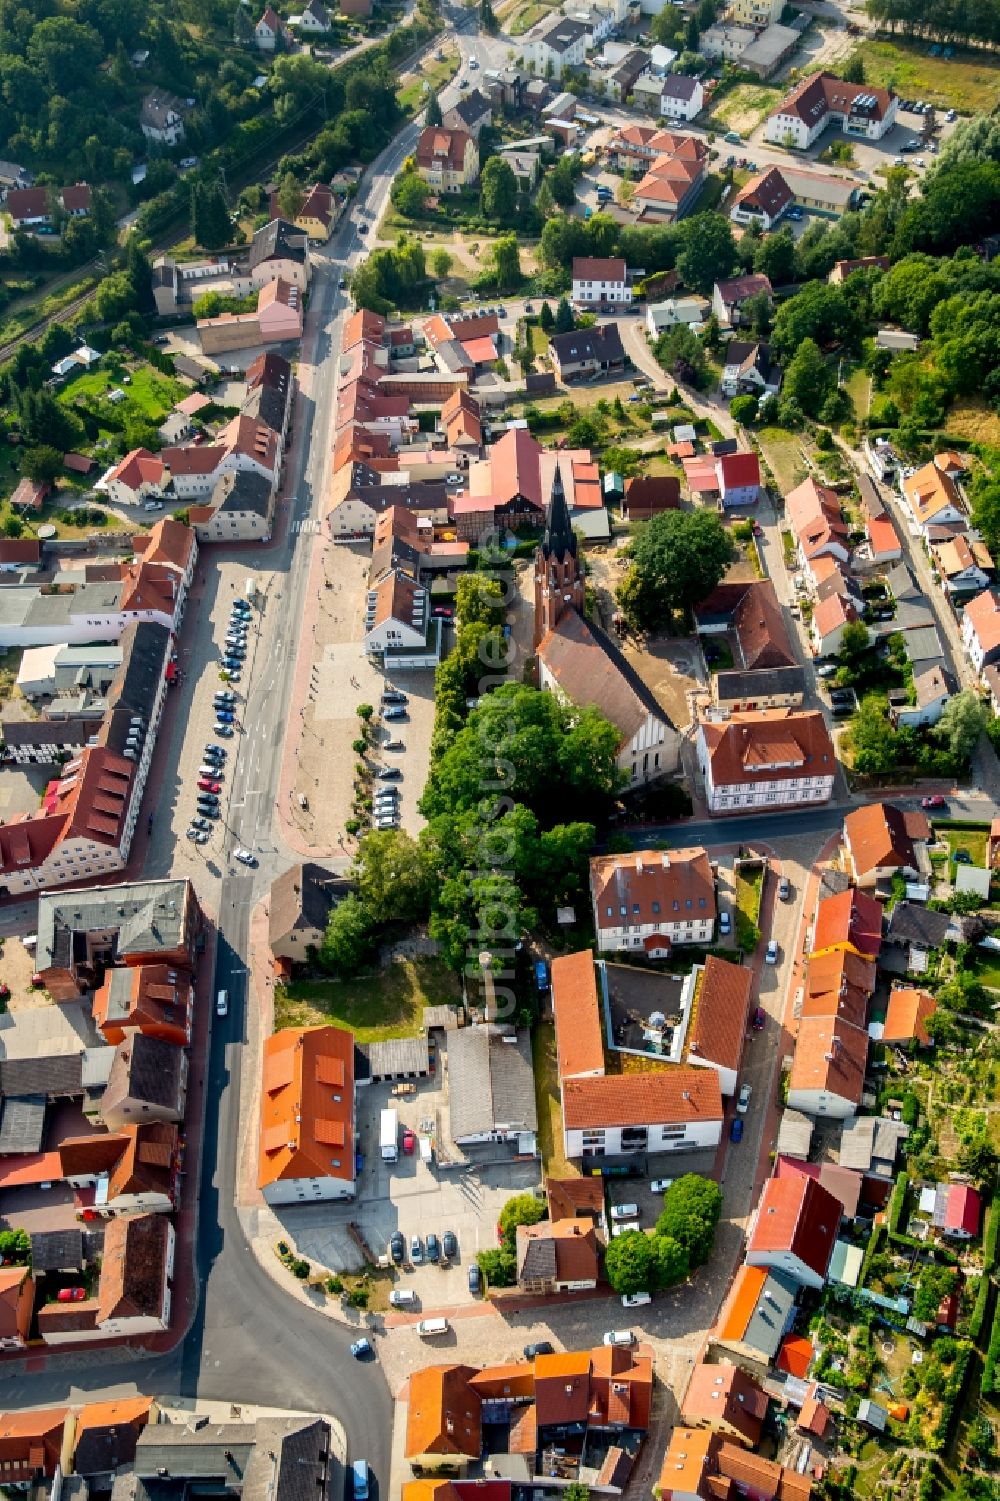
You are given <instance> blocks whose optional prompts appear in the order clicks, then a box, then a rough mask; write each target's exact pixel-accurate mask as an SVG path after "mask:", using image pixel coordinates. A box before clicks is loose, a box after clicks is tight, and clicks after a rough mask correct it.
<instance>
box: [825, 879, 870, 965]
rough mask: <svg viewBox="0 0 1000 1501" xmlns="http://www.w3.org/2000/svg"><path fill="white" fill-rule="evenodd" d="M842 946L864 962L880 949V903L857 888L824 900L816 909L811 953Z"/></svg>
mask: <svg viewBox="0 0 1000 1501" xmlns="http://www.w3.org/2000/svg"><path fill="white" fill-rule="evenodd" d="M844 946H847V947H850V948H853V949H854V950H855V951H856V952H857V953H859V954H863V955H864V956H865V957H866V958H868V959H877V958H878V956H879V952H880V951H881V948H882V906H881V903H880V902H877V901H876V900H875V898H874V897H873V896H867V895H866V894H865V892H863V891H858V889H857V887H851V888H850V889H849V890H847V891H841V892H838V894H837V895H836V896H828V897H824V899H823V901H821V902H820V904H819V906H818V907H817V909H816V927H815V930H814V932H813V946H812V951H813V953H814V954H819V953H822V952H823V950H824V949H832V948H838V947H844Z"/></svg>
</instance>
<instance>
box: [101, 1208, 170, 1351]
mask: <svg viewBox="0 0 1000 1501" xmlns="http://www.w3.org/2000/svg"><path fill="white" fill-rule="evenodd" d="M170 1235H171V1225H170V1221H169V1220H168V1219H167V1217H166V1215H163V1214H140V1215H134V1216H131V1217H128V1218H125V1217H122V1216H116V1217H115V1218H114V1219H112V1220H109V1221H108V1223H107V1226H106V1228H105V1231H104V1255H103V1260H102V1262H101V1281H100V1286H99V1287H98V1290H97V1322H98V1323H99V1324H103V1323H105V1322H106V1321H107V1320H108V1319H130V1318H154V1319H159V1318H161V1317H162V1314H163V1302H164V1293H165V1290H166V1281H167V1257H168V1252H169V1240H170Z"/></svg>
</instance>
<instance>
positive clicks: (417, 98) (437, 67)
mask: <svg viewBox="0 0 1000 1501" xmlns="http://www.w3.org/2000/svg"><path fill="white" fill-rule="evenodd" d="M458 68H459V59H458V58H457V57H455V55H454V54H451V55H450V56H448V57H446V58H445V59H444V61H443V62H442V61H441V60H440V59H439V58H436V57H435V58H432V59H431V60H430V61H428V62H425V63H423V64H422V65H421V66H420V68H419V70H418V73H417V75H416V76H414V78H413V79H412V81H411V82H409V83H407V85H406V87H405V88H403V89H400V91H399V102H400V104H401V105H402V106H403V108H404V109H405V110H406V111H407V112H415V111H416V110H418V109H419V108H420V107H421V105H422V104H423V103H424V101H425V90H424V84H429V85H430V92H431V93H433V94H436V93H438V92H439V90H441V89H443V88H444V86H445V84H446V83H448V82H449V81H450V80H451V79H452V78H454V76H455V74H456V73H457V72H458Z"/></svg>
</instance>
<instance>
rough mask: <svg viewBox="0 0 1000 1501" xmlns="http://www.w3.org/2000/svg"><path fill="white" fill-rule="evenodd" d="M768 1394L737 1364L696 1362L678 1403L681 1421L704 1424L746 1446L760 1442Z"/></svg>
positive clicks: (692, 1425)
mask: <svg viewBox="0 0 1000 1501" xmlns="http://www.w3.org/2000/svg"><path fill="white" fill-rule="evenodd" d="M767 1406H768V1396H767V1393H766V1392H765V1390H764V1388H763V1387H762V1386H761V1385H760V1383H759V1382H758V1381H756V1380H755V1379H754V1377H753V1376H751V1375H750V1373H749V1372H748V1371H745V1370H744V1369H743V1367H742V1366H738V1365H708V1364H706V1363H705V1362H704V1361H699V1363H698V1364H697V1365H696V1366H695V1368H694V1370H693V1371H692V1372H691V1380H690V1382H689V1383H688V1389H687V1391H686V1392H685V1394H684V1401H683V1403H682V1404H681V1422H682V1423H684V1424H686V1425H687V1426H688V1427H692V1428H694V1427H701V1426H702V1425H704V1426H705V1427H706V1428H710V1429H712V1430H713V1432H715V1433H720V1434H723V1435H724V1436H725V1437H726V1438H730V1439H732V1440H733V1441H734V1442H735V1443H737V1444H743V1445H744V1446H745V1447H746V1448H748V1449H756V1447H757V1445H758V1444H759V1443H760V1438H761V1434H762V1432H763V1429H764V1420H765V1418H766V1417H767Z"/></svg>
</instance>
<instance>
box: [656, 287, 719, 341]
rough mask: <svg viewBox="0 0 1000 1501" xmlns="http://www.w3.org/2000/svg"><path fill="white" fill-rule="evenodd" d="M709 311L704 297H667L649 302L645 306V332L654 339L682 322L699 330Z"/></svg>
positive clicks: (709, 307)
mask: <svg viewBox="0 0 1000 1501" xmlns="http://www.w3.org/2000/svg"><path fill="white" fill-rule="evenodd" d="M710 312H711V304H710V303H709V301H708V300H707V298H705V297H669V298H668V299H667V301H666V302H655V303H650V304H649V305H648V306H647V308H646V332H647V333H648V334H649V337H650V338H651V339H653V340H656V339H658V338H659V337H660V335H661V334H662V333H663V332H664V331H665V330H666V329H668V328H674V327H675V326H676V325H677V324H678V323H684V324H686V325H687V326H688V328H693V329H694V331H695V333H698V332H700V330H701V328H702V325H703V324H704V323H705V322H706V321H707V319H708V315H709V313H710Z"/></svg>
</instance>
